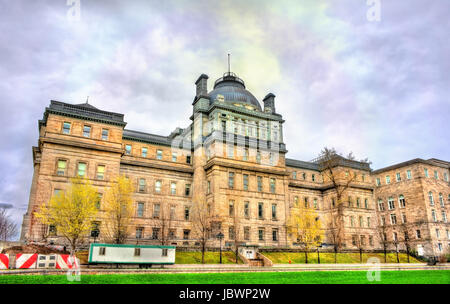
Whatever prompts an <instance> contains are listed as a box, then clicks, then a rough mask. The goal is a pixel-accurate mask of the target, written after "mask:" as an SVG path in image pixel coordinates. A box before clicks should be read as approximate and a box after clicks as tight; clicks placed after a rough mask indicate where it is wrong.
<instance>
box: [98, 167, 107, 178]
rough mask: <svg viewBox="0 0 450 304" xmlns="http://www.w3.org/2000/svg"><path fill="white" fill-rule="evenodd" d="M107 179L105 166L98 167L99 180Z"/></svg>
mask: <svg viewBox="0 0 450 304" xmlns="http://www.w3.org/2000/svg"><path fill="white" fill-rule="evenodd" d="M104 178H105V166H103V165H99V166H97V179H104Z"/></svg>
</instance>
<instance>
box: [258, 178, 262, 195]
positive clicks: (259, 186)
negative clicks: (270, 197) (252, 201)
mask: <svg viewBox="0 0 450 304" xmlns="http://www.w3.org/2000/svg"><path fill="white" fill-rule="evenodd" d="M257 180H258V192H262V177H261V176H258V177H257Z"/></svg>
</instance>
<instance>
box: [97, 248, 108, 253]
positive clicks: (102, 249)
mask: <svg viewBox="0 0 450 304" xmlns="http://www.w3.org/2000/svg"><path fill="white" fill-rule="evenodd" d="M105 254H106V247H100V248H99V249H98V255H105Z"/></svg>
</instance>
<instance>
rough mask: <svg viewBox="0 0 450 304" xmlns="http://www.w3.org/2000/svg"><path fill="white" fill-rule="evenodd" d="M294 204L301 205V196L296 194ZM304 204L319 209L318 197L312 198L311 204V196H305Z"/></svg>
mask: <svg viewBox="0 0 450 304" xmlns="http://www.w3.org/2000/svg"><path fill="white" fill-rule="evenodd" d="M294 206H295V207H300V198H299V196H294ZM302 206H304V207H305V208H311V207H312V208H314V209H319V203H318V200H317V198H313V199H312V204H311V202H310V201H309V197H306V196H305V197H304V198H303V205H302Z"/></svg>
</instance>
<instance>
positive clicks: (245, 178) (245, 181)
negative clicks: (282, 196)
mask: <svg viewBox="0 0 450 304" xmlns="http://www.w3.org/2000/svg"><path fill="white" fill-rule="evenodd" d="M235 177H236V174H235V173H234V172H228V188H229V189H235ZM256 184H257V187H256V189H257V191H258V192H262V191H263V177H262V176H257V177H256ZM249 188H250V180H249V175H248V174H242V189H243V190H246V191H247V190H249ZM269 190H270V192H271V193H275V192H276V179H275V178H269ZM207 193H210V183H209V181H208V189H207Z"/></svg>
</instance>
